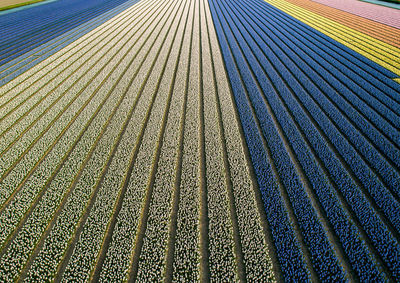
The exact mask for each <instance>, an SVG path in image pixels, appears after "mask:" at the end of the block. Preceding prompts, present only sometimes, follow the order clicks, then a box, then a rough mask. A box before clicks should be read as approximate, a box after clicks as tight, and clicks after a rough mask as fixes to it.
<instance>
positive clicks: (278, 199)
mask: <svg viewBox="0 0 400 283" xmlns="http://www.w3.org/2000/svg"><path fill="white" fill-rule="evenodd" d="M210 8H211V14H212V16H213V19H214V24H215V27H216V31H217V35H218V38H219V41H220V43H221V51H222V54H223V56H224V61H225V64H226V66H227V72H228V75H229V79H230V81H231V84H232V91H233V94H234V98H235V102H236V105H237V109H238V113H239V117H240V119H241V122H242V126H243V131H244V135H245V139H246V142H247V145H248V147H249V151H250V156H251V158H252V161H253V162H254V163H256V164H257V163H258V165H256V166H254V170H255V174H256V176H257V182H258V184H259V187H260V191H261V195H262V199H263V202H264V207H265V210H266V212H267V219H268V222H269V227H270V229H271V234H272V237H273V241H274V245H275V247H276V252H277V255H278V260H279V263H280V265H281V268H282V272H283V276H284V278H286V280H290V278H291V279H294V280H302V281H310V279H311V276H312V278H316V275H315V273H314V272H313V269H312V267H311V268H309V267H310V263H309V259H308V258H307V257H305V256H304V247H302V246H301V244H300V242H299V240H301V237H299V236H298V233H296V232H295V230H294V228H293V226H292V225H293V224H292V221H291V220H290V218H292V219H293V215H289V213H288V211H287V210H286V208H285V199H284V198H283V197H282V196H281V195H280V193H279V191H280V189H279V188H280V187H281V186H280V185H279V183H278V182H277V179H276V169H275V168H274V167H273V163H271V162H270V157H269V156H268V154H267V153H266V152H265V151H264V140H263V138H262V137H261V135H260V131H259V130H258V128H259V125H258V124H257V121H255V119H254V116H253V113H252V109H251V107H250V105H249V102H248V99H247V93H246V91H245V89H244V81H243V80H242V78H241V77H240V74H239V72H238V68H237V65H236V62H235V61H234V58H233V54H232V49H231V48H230V47H229V45H228V43H227V41H226V40H227V37H226V36H227V35H226V33H225V32H224V29H223V26H221V22H220V18H219V17H218V14H217V13H216V11H215V7H214V2H212V1H211V2H210ZM244 117H246V119H243V118H244ZM279 231H286V233H285V237H282V235H280V232H279ZM296 234H297V237H296ZM288 249H290V250H291V252H290V253H288ZM311 272H312V274H311Z"/></svg>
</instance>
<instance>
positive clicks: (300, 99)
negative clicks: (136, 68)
mask: <svg viewBox="0 0 400 283" xmlns="http://www.w3.org/2000/svg"><path fill="white" fill-rule="evenodd" d="M253 4H254V5H256V3H253ZM222 5H224V4H221V6H222ZM224 6H225V7H228V6H229V7H230V8H226V9H227V10H229V9H230V10H229V12H227V11H226V10H225V12H219V13H221V14H225V15H232V17H234V21H233V22H232V21H231V22H230V24H229V26H230V27H231V29H233V30H235V26H238V27H239V29H238V30H235V32H234V34H235V36H236V38H239V40H240V38H241V36H243V37H244V39H245V41H241V42H242V43H241V44H240V47H241V48H244V50H245V51H244V52H243V54H245V55H244V56H246V57H248V58H249V59H248V60H251V61H250V62H251V67H252V69H253V72H254V74H255V76H256V77H257V78H258V84H259V85H260V87H261V88H263V87H266V85H265V83H264V82H265V81H266V78H268V80H271V82H272V84H273V86H274V88H273V89H271V88H270V90H269V91H265V90H264V91H263V93H264V95H265V97H266V98H265V99H267V101H268V104H270V105H271V108H272V110H273V111H274V113H275V115H276V118H277V120H278V121H279V123H280V125H281V126H282V129H283V131H284V132H285V136H286V137H287V138H288V140H289V143H290V144H291V148H292V149H293V150H294V151H295V153H296V155H297V157H298V160H299V162H300V164H301V165H302V168H303V170H304V171H305V173H306V175H307V177H308V181H309V182H310V184H311V185H312V187H313V189H314V190H315V192H316V194H317V196H318V200H319V201H320V203H321V205H322V206H323V207H324V211H325V213H326V215H327V217H328V219H329V221H330V223H331V225H332V226H333V228H334V230H335V233H336V234H337V235H338V236H339V239H340V241H341V243H342V246H343V247H344V250H345V252H346V253H347V255H348V257H349V258H350V261H351V263H352V264H353V267H354V269H355V270H357V273H358V275H359V276H360V278H364V279H367V277H365V276H371V278H374V277H375V276H382V275H380V274H379V272H378V269H377V267H373V266H372V265H371V254H370V251H368V248H367V246H366V245H365V243H362V242H361V241H360V238H359V235H358V234H359V232H358V231H357V227H356V226H355V225H354V223H352V220H351V219H350V216H349V215H348V214H347V212H346V211H345V210H344V208H343V207H342V205H341V203H340V201H339V200H340V198H338V196H336V192H335V191H334V190H333V187H331V185H330V184H329V183H328V178H327V177H326V176H324V173H323V172H322V171H321V169H320V168H318V166H319V165H318V163H317V162H316V160H315V159H314V161H313V159H310V157H312V153H311V152H310V150H311V148H310V147H313V150H315V152H316V154H317V155H318V158H320V159H321V161H322V162H324V165H325V168H326V170H327V171H328V172H329V174H330V175H331V178H332V179H333V181H334V182H335V183H336V184H337V188H340V190H341V193H339V195H340V194H342V195H343V197H344V199H345V200H347V201H348V203H349V204H350V206H351V207H352V208H353V211H354V213H355V214H356V215H357V217H358V218H359V221H360V223H361V225H362V228H363V229H365V232H366V233H367V235H368V236H369V237H371V238H372V240H373V243H374V247H375V249H377V250H378V252H379V254H380V256H381V257H382V258H383V259H384V261H385V263H386V264H387V266H388V267H389V269H390V270H391V271H392V272H393V273H392V276H394V277H397V276H398V274H397V273H396V263H395V262H396V258H397V257H398V256H399V253H398V243H396V241H395V240H394V238H393V236H392V235H391V234H390V233H389V232H388V230H387V228H386V227H385V225H384V224H383V222H382V221H381V220H380V219H379V217H377V215H376V214H375V212H374V211H373V210H372V208H371V207H370V204H369V202H368V200H367V199H366V198H365V196H363V192H362V191H361V190H360V188H358V187H357V186H356V185H355V184H354V183H353V180H352V179H351V176H350V175H349V173H348V172H346V170H345V169H344V168H343V165H341V164H340V161H339V160H338V159H337V158H336V157H335V156H334V154H333V153H332V151H331V150H332V149H331V148H329V146H327V144H326V141H324V140H323V138H322V136H321V133H319V132H318V130H317V129H315V126H316V123H317V124H318V127H321V130H322V132H323V133H324V134H326V136H327V137H328V138H329V142H332V143H333V145H334V146H335V147H336V148H337V150H338V152H340V154H341V155H342V156H343V155H345V153H344V151H343V150H342V148H343V147H344V148H346V153H349V151H350V152H351V150H352V149H351V148H350V147H349V145H348V143H346V141H345V140H344V139H343V138H342V139H341V140H340V139H339V140H338V139H337V137H342V136H341V133H340V132H337V130H336V129H335V128H333V127H332V126H331V123H332V120H327V117H326V116H325V115H329V114H325V113H323V112H322V113H321V110H320V109H318V108H316V104H315V101H324V100H323V96H322V95H321V94H318V95H319V96H317V98H315V99H314V100H313V99H312V98H310V95H316V93H319V90H318V89H317V88H315V87H314V83H322V80H320V81H318V82H311V81H310V79H308V80H307V81H305V80H304V76H303V79H302V76H301V75H302V74H303V72H306V71H307V65H304V64H303V65H301V64H300V63H298V64H299V66H300V67H301V69H300V68H299V67H297V66H296V65H295V64H293V62H292V60H297V61H301V59H300V58H298V57H297V56H296V54H294V52H293V51H292V52H291V53H288V54H285V53H284V52H282V50H285V51H286V50H288V49H289V48H287V47H286V46H290V47H291V48H295V47H294V43H295V42H296V41H295V40H293V39H292V38H290V39H289V40H287V41H286V42H285V36H284V35H282V34H281V31H282V30H291V32H293V30H295V29H294V28H293V24H292V25H291V26H290V27H286V26H285V25H284V24H283V23H282V24H281V23H280V22H279V23H280V24H279V26H280V27H281V28H280V30H277V29H276V28H275V27H276V22H277V21H278V20H277V19H276V18H275V14H279V12H276V11H274V12H273V13H269V14H268V15H267V14H266V13H265V12H264V10H263V9H258V10H257V12H256V11H255V10H254V8H253V7H252V8H247V7H246V5H244V4H236V1H233V2H230V3H229V4H228V3H227V4H226V5H224ZM266 6H267V5H266ZM232 7H233V8H232ZM260 7H261V8H263V6H260ZM267 7H269V6H267ZM221 9H222V8H221ZM265 10H266V9H265ZM236 11H237V12H236ZM233 15H234V16H233ZM216 17H217V16H215V18H216ZM261 18H263V19H264V21H261V20H259V19H261ZM281 18H284V17H283V16H281ZM273 20H275V22H274V21H273ZM282 21H283V20H282ZM226 29H227V28H225V30H226ZM265 30H268V32H265ZM217 31H218V29H217ZM220 32H221V35H220V40H221V37H222V31H220ZM293 33H294V32H293ZM275 34H278V36H275ZM270 38H271V39H270ZM244 42H247V44H248V45H249V46H250V48H251V50H246V47H247V46H246V43H244ZM264 42H265V43H264ZM276 42H278V43H280V44H278V43H276ZM288 42H290V43H288ZM222 46H223V45H222ZM247 48H249V47H247ZM300 48H303V47H302V46H301V45H299V46H296V52H297V53H298V52H299V49H300ZM234 49H235V48H234ZM289 50H290V49H289ZM310 52H311V51H310V50H308V53H310ZM252 54H254V56H256V57H253V55H252ZM224 55H225V57H224V58H225V62H226V63H227V60H232V59H231V57H230V54H229V56H228V55H226V54H224ZM301 55H302V59H303V58H307V55H306V54H304V53H302V54H301ZM328 55H329V54H328ZM255 58H257V59H255ZM297 58H298V59H297ZM303 60H304V59H303ZM297 61H295V62H296V63H297ZM261 67H262V69H261ZM239 68H240V67H239ZM228 72H229V68H228ZM316 76H317V75H316V74H314V76H309V77H312V78H315V77H316ZM282 78H285V81H286V84H287V85H289V86H290V89H288V88H286V85H285V84H284V83H283V80H282ZM230 79H231V82H232V81H234V80H236V78H235V79H234V78H232V76H230ZM299 82H300V83H299ZM313 87H314V88H313ZM307 88H308V89H307ZM275 90H276V92H275ZM291 90H292V91H291ZM305 90H308V92H306V91H305ZM249 92H250V91H249ZM274 93H275V94H274ZM277 94H279V96H280V97H281V98H280V99H279V100H278V97H277V96H276V95H277ZM293 94H295V95H296V96H294V95H293ZM336 95H337V94H336ZM282 102H284V104H283V105H282ZM260 103H262V101H260V102H256V103H255V104H260ZM237 105H238V108H239V102H237ZM284 105H286V106H285V108H282V107H283V106H284ZM300 105H304V106H303V107H300ZM311 105H312V106H311ZM325 105H327V103H325ZM328 105H329V104H328ZM254 107H255V108H257V107H258V106H257V105H255V106H254ZM310 107H312V108H310ZM329 111H331V112H332V111H334V108H332V107H331V108H327V110H326V112H328V113H330V112H329ZM289 113H290V116H288V114H289ZM306 113H308V114H306ZM317 113H320V114H317ZM321 114H322V116H321ZM317 115H318V116H317ZM291 117H293V118H294V119H295V120H296V122H297V128H298V127H300V128H301V130H302V132H303V133H302V135H304V136H306V138H307V139H308V142H307V143H308V144H309V146H310V147H309V146H307V144H306V143H304V142H305V141H303V139H302V137H301V136H300V135H299V134H298V133H297V129H296V127H295V125H294V124H292V123H291V122H290V121H292V118H291ZM246 118H247V117H246ZM260 119H261V118H260ZM310 119H313V121H311V120H310ZM315 121H317V122H315ZM334 121H335V122H336V121H339V122H338V123H340V121H341V120H340V117H337V116H336V117H335V120H334ZM242 123H243V124H244V121H243V118H242ZM246 123H247V122H246ZM342 125H343V124H342ZM335 131H336V132H335ZM343 132H344V130H343ZM348 132H349V130H348V128H347V129H346V132H345V133H346V134H348ZM331 133H332V134H331ZM333 133H334V134H333ZM358 137H359V136H358ZM248 142H249V141H248ZM353 152H354V151H353ZM350 156H351V158H353V159H354V158H356V160H357V162H358V163H357V165H356V164H355V163H356V162H355V161H353V162H352V163H351V160H350V158H346V157H345V160H346V161H347V162H349V163H350V166H353V167H352V168H359V167H356V166H358V164H359V163H361V164H362V161H360V159H359V158H358V157H357V152H355V153H354V154H352V155H350ZM254 163H255V162H254V161H253V164H254ZM386 168H388V169H391V167H390V165H388V164H387V163H386ZM363 170H364V172H366V170H368V167H367V166H366V167H365V169H363ZM384 170H385V169H384ZM392 172H393V170H392ZM357 173H358V172H356V174H357ZM364 174H365V175H361V173H360V175H358V176H360V177H359V178H360V179H361V178H363V177H365V176H367V178H368V176H371V175H368V173H364ZM361 176H362V177H361ZM370 180H371V179H370ZM393 180H395V181H396V180H397V181H398V177H396V175H394V177H393ZM371 182H372V181H371ZM364 184H365V187H367V183H364ZM368 184H371V183H368ZM375 184H376V183H375ZM321 185H322V187H321ZM350 188H351V189H350ZM367 188H368V187H367ZM328 189H329V190H328ZM377 191H378V190H377ZM379 191H380V192H381V193H380V194H381V195H379V196H378V195H375V196H374V198H375V199H376V200H377V202H378V203H379V201H382V199H383V201H385V200H384V199H385V197H386V200H387V198H389V200H388V202H386V203H389V204H390V203H391V204H392V208H390V207H389V208H387V207H385V209H386V212H387V215H388V217H391V218H392V219H393V220H392V221H393V222H394V223H396V221H397V220H396V219H397V218H396V213H395V211H398V209H397V208H395V207H396V201H394V200H390V197H391V195H390V192H388V190H387V189H386V188H384V187H382V186H381V187H380V189H379ZM382 191H384V192H385V191H386V195H385V194H384V195H382ZM354 194H357V196H358V198H356V197H354ZM393 205H394V208H393ZM382 206H384V205H382ZM333 207H335V210H333ZM390 209H391V210H390ZM333 211H335V214H334V213H333ZM367 219H368V220H367ZM371 222H373V223H374V225H371ZM373 228H375V229H376V230H375V229H373ZM378 239H385V243H384V244H383V245H378ZM389 252H390V253H392V255H390V256H388V253H389ZM360 257H362V258H363V260H361V259H360ZM371 268H372V269H371ZM367 270H368V271H367Z"/></svg>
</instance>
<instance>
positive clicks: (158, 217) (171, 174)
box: [130, 1, 193, 281]
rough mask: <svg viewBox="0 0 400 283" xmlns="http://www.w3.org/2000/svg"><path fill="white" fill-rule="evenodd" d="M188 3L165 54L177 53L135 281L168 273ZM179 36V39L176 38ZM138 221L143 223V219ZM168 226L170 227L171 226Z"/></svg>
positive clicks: (181, 119) (135, 269) (185, 57)
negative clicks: (175, 34)
mask: <svg viewBox="0 0 400 283" xmlns="http://www.w3.org/2000/svg"><path fill="white" fill-rule="evenodd" d="M192 4H193V3H192V2H189V1H187V3H186V5H188V7H186V8H185V11H184V18H183V19H182V22H181V24H180V25H179V29H178V30H177V38H176V39H175V43H174V45H177V46H173V47H172V50H171V54H170V55H169V57H170V58H175V57H176V56H177V59H176V62H175V66H174V68H173V69H169V68H167V70H173V72H172V73H173V77H172V83H171V86H170V89H169V96H170V99H169V105H168V108H169V110H168V111H167V112H166V113H165V114H164V115H167V117H166V119H164V120H165V121H166V122H165V124H163V128H162V129H161V132H162V135H160V140H159V146H158V150H159V152H158V153H157V154H156V156H158V157H157V158H156V160H155V161H154V164H156V163H155V162H157V165H155V168H153V172H152V174H153V175H154V176H153V177H152V178H154V180H153V179H152V180H151V181H150V184H149V188H148V190H149V189H150V187H153V188H152V195H151V200H150V201H149V209H148V216H147V221H146V225H145V226H146V230H145V232H144V235H143V239H142V242H143V244H142V247H141V249H140V250H138V253H137V254H136V253H135V255H134V256H133V257H132V258H134V257H138V263H137V266H136V267H134V268H132V269H131V272H130V274H131V275H130V278H132V279H133V278H136V279H137V280H138V281H146V280H147V281H157V280H165V278H167V277H168V273H170V271H167V270H166V261H167V249H168V240H169V237H168V236H169V228H170V225H171V224H170V223H171V219H170V215H171V210H172V201H173V194H174V190H176V188H174V187H173V184H175V179H176V178H177V165H178V159H177V158H178V156H179V152H178V150H179V141H180V140H181V139H182V133H181V131H180V126H181V124H182V123H183V117H184V116H183V114H182V113H183V111H182V110H183V109H182V107H183V105H184V100H185V93H184V90H185V82H184V79H185V78H186V71H187V70H186V68H187V67H186V66H187V52H188V47H189V45H188V44H187V42H188V40H189V36H190V31H191V30H190V29H189V28H188V23H189V19H190V18H191V14H192V13H193V5H192ZM180 35H181V38H180V39H179V37H180ZM178 41H179V42H178ZM168 72H171V71H168ZM168 72H167V73H166V74H164V77H163V80H165V77H167V74H168ZM169 75H171V74H169ZM158 92H162V90H161V89H159V90H158ZM161 139H162V140H161ZM141 221H142V222H144V221H143V219H142V220H141ZM171 229H174V227H171ZM135 248H136V247H135ZM168 252H169V251H168Z"/></svg>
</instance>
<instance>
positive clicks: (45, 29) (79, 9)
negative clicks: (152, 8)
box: [0, 0, 136, 65]
mask: <svg viewBox="0 0 400 283" xmlns="http://www.w3.org/2000/svg"><path fill="white" fill-rule="evenodd" d="M124 2H126V0H118V1H102V3H98V2H97V3H96V4H95V5H93V3H91V2H88V1H79V2H78V3H76V1H75V2H74V3H69V2H58V1H56V2H53V3H49V4H47V5H41V6H38V7H35V8H33V9H30V10H29V11H21V12H18V13H17V15H13V14H8V15H6V16H4V17H2V21H4V22H6V23H7V24H6V23H4V22H3V24H4V26H5V28H4V29H2V31H1V33H0V34H1V35H2V39H3V40H2V41H1V42H0V47H1V53H0V64H1V65H2V64H4V63H7V62H9V61H10V60H12V59H14V58H16V57H18V56H20V55H22V54H24V53H26V52H27V51H29V50H32V49H34V48H36V47H38V46H40V45H42V44H43V43H46V42H48V41H50V40H51V39H53V38H56V37H57V36H59V35H62V34H63V33H65V32H67V31H69V30H71V29H73V28H75V27H77V26H79V25H81V24H84V23H86V22H87V21H89V20H91V19H93V18H95V17H96V16H99V15H101V14H103V13H104V12H107V11H108V10H110V9H112V8H115V7H117V6H118V5H119V4H123V3H124ZM135 2H136V1H130V3H131V4H133V3H135ZM48 13H51V16H49V17H47V19H46V18H45V19H43V17H42V15H43V14H44V15H46V14H48ZM11 23H12V24H11ZM7 25H8V26H7ZM6 27H7V28H6Z"/></svg>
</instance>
